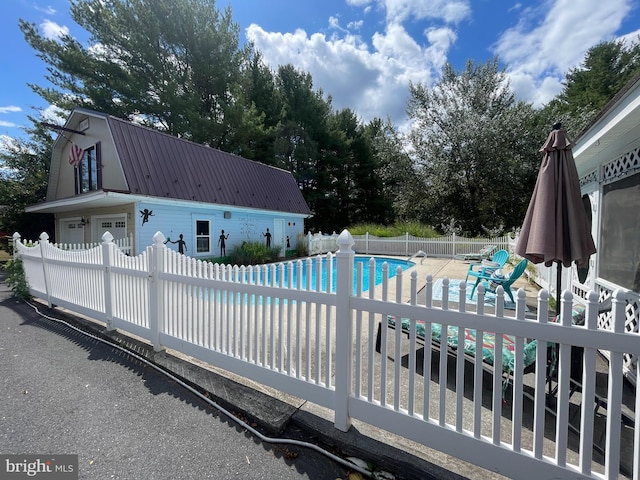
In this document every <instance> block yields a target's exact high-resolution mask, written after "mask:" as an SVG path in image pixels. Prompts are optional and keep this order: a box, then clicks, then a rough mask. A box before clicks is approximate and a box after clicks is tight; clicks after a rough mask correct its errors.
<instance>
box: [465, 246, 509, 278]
mask: <svg viewBox="0 0 640 480" xmlns="http://www.w3.org/2000/svg"><path fill="white" fill-rule="evenodd" d="M507 260H509V252H507V251H506V250H498V251H497V252H496V253H495V254H494V255H493V258H491V263H488V262H486V261H483V262H482V263H472V264H470V265H469V270H467V277H466V278H465V279H464V281H465V283H467V282H468V281H469V277H478V276H479V275H491V273H492V272H493V271H494V270H498V269H499V268H502V267H504V264H505V263H507ZM475 267H480V268H478V269H477V270H475Z"/></svg>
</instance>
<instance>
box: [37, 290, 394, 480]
mask: <svg viewBox="0 0 640 480" xmlns="http://www.w3.org/2000/svg"><path fill="white" fill-rule="evenodd" d="M26 303H27V305H29V306H30V307H31V308H33V309H34V310H35V312H36V313H37V314H38V315H40V316H41V317H43V318H46V319H47V320H51V321H53V322H56V323H59V324H63V325H65V326H66V327H68V328H71V329H72V330H74V331H76V332H78V333H80V334H82V335H85V336H87V337H89V338H92V339H94V340H97V341H99V342H102V343H104V344H105V345H108V346H109V347H112V348H115V349H117V350H120V351H121V352H124V353H126V354H127V355H129V356H130V357H132V358H135V359H136V360H138V361H140V362H142V363H144V364H145V365H148V366H149V367H152V368H153V369H155V370H156V371H158V372H160V373H162V374H163V375H165V376H166V377H168V378H170V379H171V380H173V381H174V382H176V383H178V384H179V385H181V386H182V387H183V388H185V389H186V390H188V391H190V392H191V393H193V394H194V395H196V396H197V397H198V398H200V399H201V400H203V401H204V402H206V403H208V404H209V405H211V406H212V407H213V408H215V409H217V410H219V411H220V412H222V413H223V414H224V415H226V416H227V418H229V419H230V420H233V421H234V422H235V423H237V424H238V425H240V426H241V427H242V428H244V429H246V430H248V431H249V432H251V433H252V434H253V435H255V436H256V437H257V438H259V439H260V440H261V441H262V442H265V443H277V444H284V445H295V446H298V447H304V448H309V449H311V450H315V451H316V452H318V453H320V454H322V455H324V456H326V457H328V458H330V459H331V460H333V461H335V462H337V463H339V464H340V465H343V466H344V467H346V468H350V469H352V470H354V471H357V472H359V473H361V474H362V475H366V476H367V477H370V478H374V479H375V478H380V477H378V476H377V475H376V473H374V472H371V471H369V470H367V469H366V468H363V467H361V466H360V465H357V464H355V463H353V462H351V461H349V460H345V459H343V458H340V457H338V456H336V455H334V454H333V453H331V452H328V451H327V450H324V449H323V448H321V447H319V446H318V445H315V444H313V443H309V442H304V441H301V440H293V439H290V438H273V437H267V436H265V435H263V434H262V433H260V432H259V431H258V430H256V429H255V428H253V427H252V426H251V425H249V424H247V423H246V422H244V421H243V420H241V419H239V418H238V417H236V416H235V415H233V414H232V413H231V412H229V411H228V410H226V409H225V408H224V407H222V406H221V405H219V404H217V403H216V402H214V401H213V400H211V399H210V398H207V397H206V396H205V395H203V394H202V393H200V392H199V391H198V390H196V389H195V388H193V387H192V386H191V385H189V384H188V383H186V382H184V381H182V380H181V379H179V378H177V377H176V376H175V375H173V374H172V373H171V372H170V371H168V370H166V369H164V368H162V367H160V366H158V365H156V364H155V363H153V362H151V361H149V360H148V359H146V358H144V357H143V356H141V355H138V354H137V353H135V352H132V351H131V350H129V349H127V348H124V347H122V346H120V345H118V344H117V343H114V342H111V341H108V340H106V339H104V338H102V337H99V336H97V335H93V334H91V333H89V332H86V331H84V330H82V329H80V328H77V327H76V326H74V325H72V324H70V323H69V322H66V321H64V320H61V319H59V318H54V317H51V316H49V315H46V314H44V313H42V312H41V311H40V310H38V307H37V306H35V305H33V304H31V303H30V302H26ZM380 473H381V474H382V475H383V477H382V478H389V477H388V474H387V473H386V472H380Z"/></svg>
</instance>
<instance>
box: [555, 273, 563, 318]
mask: <svg viewBox="0 0 640 480" xmlns="http://www.w3.org/2000/svg"><path fill="white" fill-rule="evenodd" d="M556 263H557V265H558V267H557V269H558V270H557V271H556V317H557V316H558V315H560V296H561V293H562V290H560V288H561V287H562V263H560V262H556Z"/></svg>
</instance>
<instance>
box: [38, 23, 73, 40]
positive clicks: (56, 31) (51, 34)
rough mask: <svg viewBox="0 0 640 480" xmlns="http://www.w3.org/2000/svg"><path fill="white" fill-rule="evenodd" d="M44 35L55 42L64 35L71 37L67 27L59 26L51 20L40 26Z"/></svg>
mask: <svg viewBox="0 0 640 480" xmlns="http://www.w3.org/2000/svg"><path fill="white" fill-rule="evenodd" d="M40 28H41V29H42V34H43V35H44V37H45V38H47V39H49V40H55V39H57V38H60V37H62V36H63V35H69V29H68V28H67V27H65V26H61V25H58V24H57V23H55V22H52V21H51V20H45V21H44V22H42V23H41V24H40Z"/></svg>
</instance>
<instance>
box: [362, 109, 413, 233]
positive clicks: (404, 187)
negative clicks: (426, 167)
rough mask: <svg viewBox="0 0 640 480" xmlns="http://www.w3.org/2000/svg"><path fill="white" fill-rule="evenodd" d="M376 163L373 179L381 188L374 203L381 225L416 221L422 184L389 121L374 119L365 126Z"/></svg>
mask: <svg viewBox="0 0 640 480" xmlns="http://www.w3.org/2000/svg"><path fill="white" fill-rule="evenodd" d="M366 134H367V136H368V138H369V142H370V144H371V154H372V156H373V157H374V159H375V163H376V170H375V175H376V177H377V178H378V179H379V181H380V183H381V184H382V191H381V192H379V194H378V196H377V198H376V199H375V200H374V199H372V200H373V201H374V202H376V203H377V205H376V206H375V208H376V210H378V212H379V214H380V215H381V216H382V219H381V220H380V223H382V224H385V225H389V224H392V223H394V222H396V221H411V220H415V219H419V218H420V217H421V216H422V212H423V208H424V207H423V199H424V182H423V181H422V180H421V178H420V175H419V173H418V172H417V171H416V169H415V168H414V164H413V160H412V159H411V157H410V156H409V154H408V153H407V152H406V150H407V149H406V148H405V143H404V142H405V140H404V138H403V137H402V136H401V135H400V133H399V132H398V131H397V130H396V129H395V128H394V126H393V124H392V123H391V121H390V120H389V119H387V120H386V121H385V122H383V121H382V119H380V118H374V119H373V120H371V121H370V122H369V123H368V124H367V126H366Z"/></svg>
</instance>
